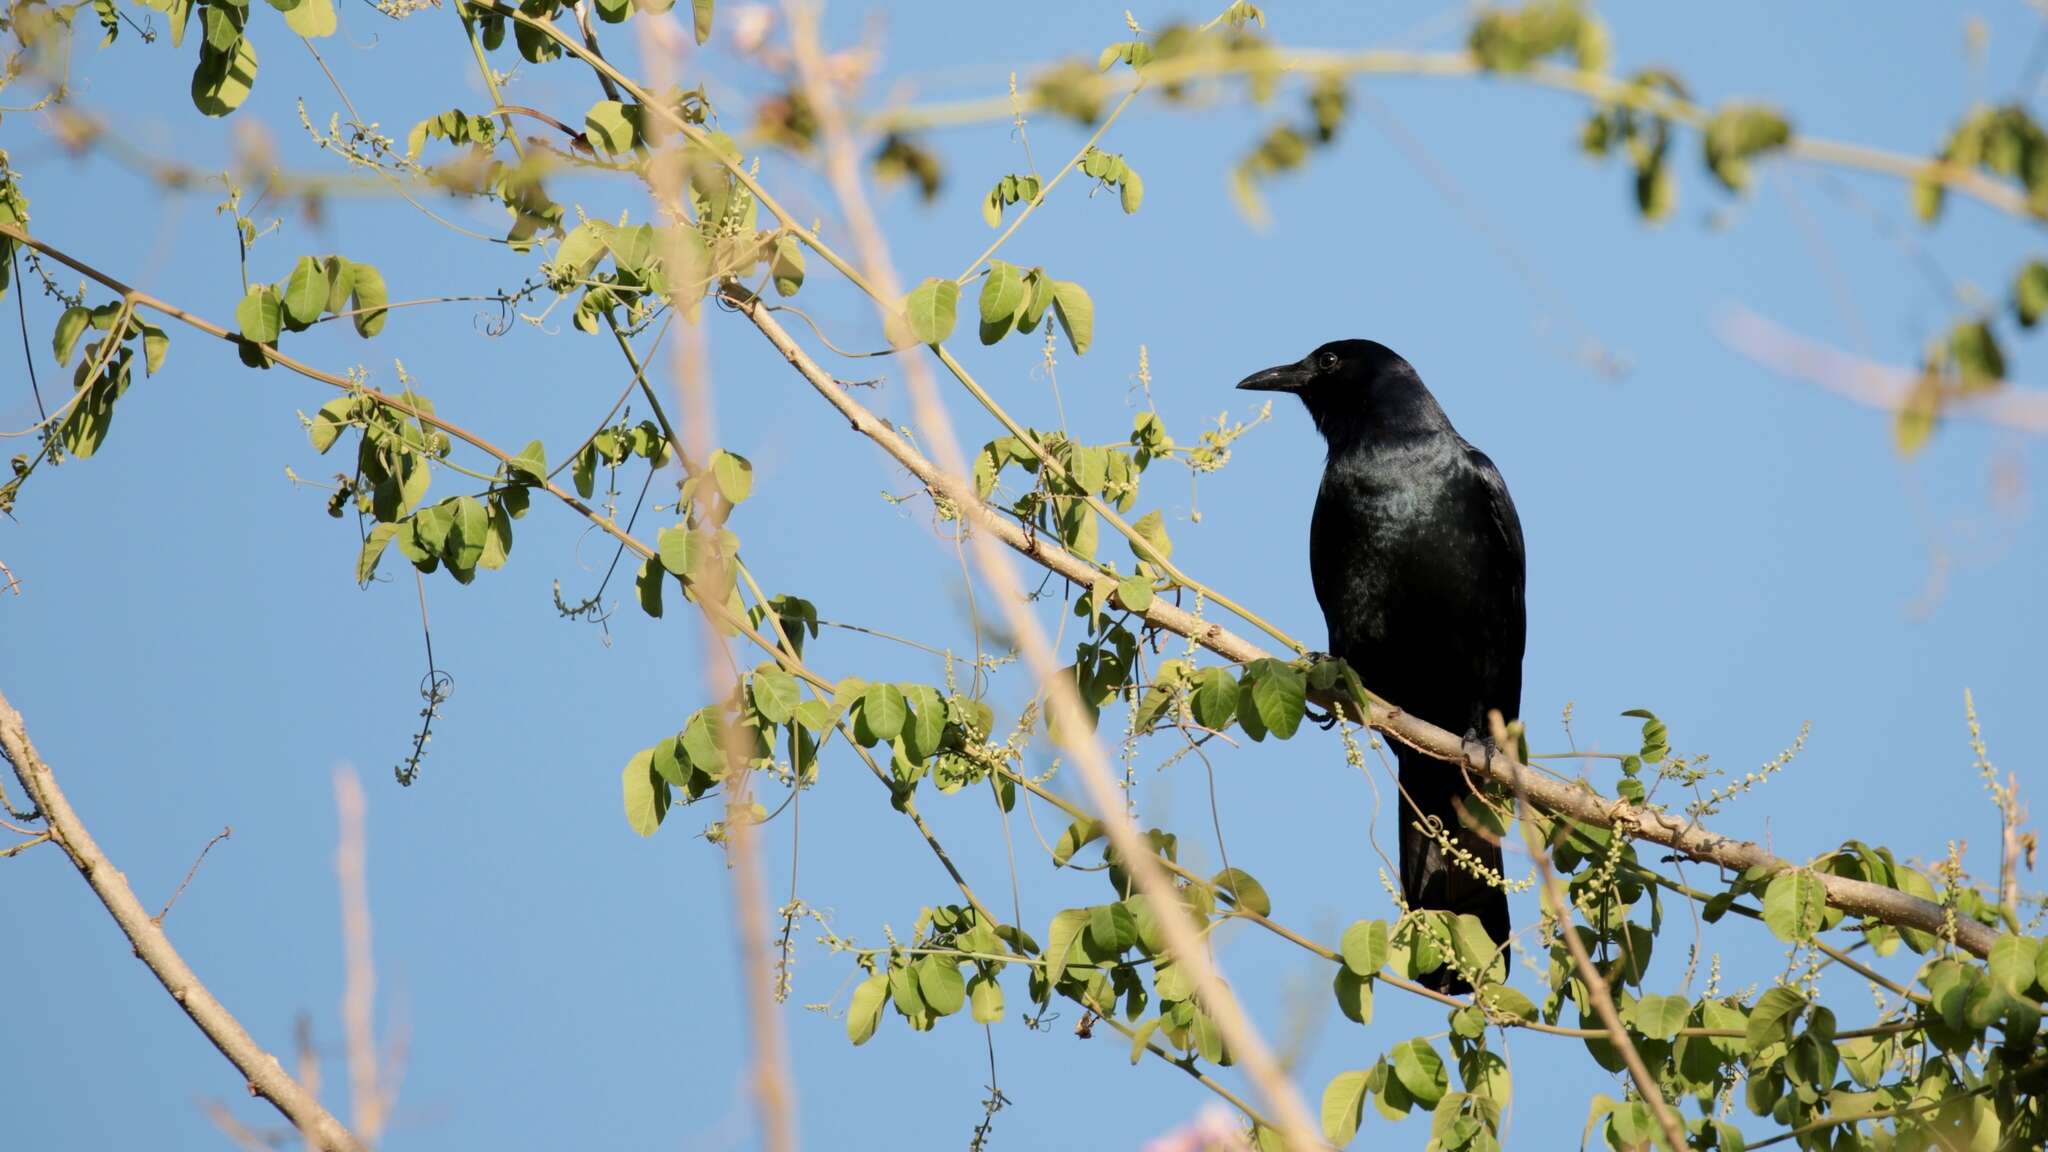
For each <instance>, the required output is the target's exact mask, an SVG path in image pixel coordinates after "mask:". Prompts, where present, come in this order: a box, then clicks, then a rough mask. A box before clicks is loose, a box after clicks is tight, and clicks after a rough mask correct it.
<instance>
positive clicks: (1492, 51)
mask: <svg viewBox="0 0 2048 1152" xmlns="http://www.w3.org/2000/svg"><path fill="white" fill-rule="evenodd" d="M1465 46H1466V48H1467V49H1469V50H1470V51H1471V53H1472V58H1473V60H1475V61H1477V62H1478V64H1479V66H1480V67H1481V68H1484V69H1485V70H1487V71H1489V72H1527V71H1529V70H1530V69H1531V68H1534V67H1535V66H1536V65H1538V64H1540V63H1542V62H1543V61H1545V60H1548V59H1550V58H1552V57H1554V56H1568V57H1570V59H1571V61H1572V64H1573V66H1574V67H1577V68H1578V69H1579V70H1580V71H1583V72H1598V71H1601V70H1602V69H1604V68H1606V67H1607V54H1608V39H1607V26H1606V25H1604V24H1602V23H1601V22H1600V20H1599V18H1598V17H1595V16H1594V15H1592V14H1591V13H1589V12H1587V11H1586V10H1585V8H1584V6H1582V5H1581V4H1579V3H1578V2H1577V0H1535V2H1534V3H1530V4H1525V5H1523V6H1522V7H1520V8H1489V9H1487V10H1486V11H1483V12H1481V13H1480V14H1479V15H1478V17H1477V18H1476V19H1474V20H1473V21H1472V28H1471V31H1469V32H1468V33H1467V34H1466V37H1465Z"/></svg>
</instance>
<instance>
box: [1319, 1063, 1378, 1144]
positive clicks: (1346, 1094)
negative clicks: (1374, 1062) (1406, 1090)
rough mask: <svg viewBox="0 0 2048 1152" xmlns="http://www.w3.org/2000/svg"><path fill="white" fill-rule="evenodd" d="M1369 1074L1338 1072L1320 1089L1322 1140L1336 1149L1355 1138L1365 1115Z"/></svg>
mask: <svg viewBox="0 0 2048 1152" xmlns="http://www.w3.org/2000/svg"><path fill="white" fill-rule="evenodd" d="M1371 1075H1372V1074H1371V1073H1370V1072H1339V1073H1338V1074H1337V1076H1336V1078H1335V1079H1333V1080H1331V1081H1330V1083H1329V1086H1328V1087H1326V1088H1324V1089H1323V1139H1325V1140H1328V1141H1329V1142H1330V1143H1331V1144H1333V1145H1335V1146H1336V1147H1338V1148H1342V1147H1344V1146H1345V1145H1347V1144H1349V1143H1351V1140H1352V1138H1353V1137H1355V1136H1357V1135H1358V1121H1359V1118H1360V1117H1361V1116H1363V1115H1364V1113H1365V1085H1366V1080H1367V1079H1368V1078H1369V1077H1370V1076H1371Z"/></svg>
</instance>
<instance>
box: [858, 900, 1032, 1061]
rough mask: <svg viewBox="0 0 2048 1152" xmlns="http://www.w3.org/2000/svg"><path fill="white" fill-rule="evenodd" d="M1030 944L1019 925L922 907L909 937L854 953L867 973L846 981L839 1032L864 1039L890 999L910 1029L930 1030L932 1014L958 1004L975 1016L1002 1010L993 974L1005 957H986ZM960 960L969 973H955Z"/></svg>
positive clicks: (998, 1015)
mask: <svg viewBox="0 0 2048 1152" xmlns="http://www.w3.org/2000/svg"><path fill="white" fill-rule="evenodd" d="M1006 947H1007V948H1008V949H1009V950H1010V951H1008V952H1006V951H1005V949H1006ZM1037 951H1038V942H1037V941H1035V940H1033V939H1031V937H1030V936H1029V935H1028V934H1026V933H1025V932H1024V931H1023V930H1022V929H1020V928H1017V927H1016V926H1015V925H1011V924H991V923H990V922H988V921H987V920H986V919H984V918H983V917H982V916H981V914H980V913H979V912H976V911H975V910H974V909H972V908H962V907H959V906H957V905H945V906H942V907H938V908H926V909H925V910H924V911H923V913H922V914H920V915H919V916H918V920H917V925H916V930H915V932H914V933H913V935H912V940H911V942H910V943H909V944H907V945H897V946H894V947H890V948H888V949H881V950H876V951H870V952H864V953H862V954H861V957H860V963H861V965H862V967H863V968H865V969H866V970H867V971H868V973H869V975H868V977H867V979H865V980H863V981H861V982H860V984H859V985H857V986H856V987H855V988H854V990H853V998H852V1001H851V1002H850V1003H849V1005H848V1007H847V1010H846V1036H847V1039H849V1040H852V1041H853V1042H854V1043H855V1044H865V1043H867V1042H868V1041H869V1040H870V1039H871V1038H873V1036H874V1034H875V1029H876V1028H877V1027H879V1026H880V1025H881V1022H882V1009H883V1008H885V1007H888V1006H889V1005H891V1004H893V1005H895V1008H896V1012H897V1014H898V1015H899V1016H901V1017H903V1019H904V1022H905V1023H907V1024H909V1025H910V1028H911V1030H912V1031H916V1032H928V1031H930V1030H931V1028H932V1026H933V1025H935V1024H936V1023H937V1022H938V1020H939V1018H940V1017H942V1016H951V1015H953V1014H954V1013H956V1012H958V1011H960V1009H961V1008H963V1007H966V1008H968V1009H969V1015H970V1016H971V1018H972V1019H973V1020H974V1022H975V1023H977V1024H994V1023H997V1022H999V1021H1001V1020H1002V1018H1003V986H1002V985H1001V984H1000V983H999V982H998V979H997V978H998V977H999V976H1000V975H1001V974H1002V972H1003V969H1004V968H1005V967H1007V962H1006V961H1004V960H1000V959H993V958H992V957H996V956H1003V955H1012V956H1018V957H1023V956H1029V955H1032V954H1035V953H1036V952H1037ZM963 967H966V968H967V970H968V971H970V972H971V973H972V975H971V976H969V977H966V978H963V977H962V976H961V974H960V973H961V969H962V968H963Z"/></svg>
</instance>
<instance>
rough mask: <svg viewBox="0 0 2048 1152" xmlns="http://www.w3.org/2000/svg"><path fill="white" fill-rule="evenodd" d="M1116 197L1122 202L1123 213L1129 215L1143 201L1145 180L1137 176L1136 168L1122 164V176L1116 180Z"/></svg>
mask: <svg viewBox="0 0 2048 1152" xmlns="http://www.w3.org/2000/svg"><path fill="white" fill-rule="evenodd" d="M1116 191H1117V199H1118V200H1119V201H1120V202H1121V203H1122V205H1123V209H1124V213H1125V214H1126V215H1129V214H1131V213H1134V212H1136V211H1137V210H1138V206H1139V205H1140V204H1143V203H1144V202H1145V182H1144V181H1143V180H1141V179H1139V177H1138V170H1137V169H1136V168H1133V167H1131V166H1130V165H1128V164H1126V165H1124V170H1123V178H1122V179H1121V180H1119V181H1117V186H1116Z"/></svg>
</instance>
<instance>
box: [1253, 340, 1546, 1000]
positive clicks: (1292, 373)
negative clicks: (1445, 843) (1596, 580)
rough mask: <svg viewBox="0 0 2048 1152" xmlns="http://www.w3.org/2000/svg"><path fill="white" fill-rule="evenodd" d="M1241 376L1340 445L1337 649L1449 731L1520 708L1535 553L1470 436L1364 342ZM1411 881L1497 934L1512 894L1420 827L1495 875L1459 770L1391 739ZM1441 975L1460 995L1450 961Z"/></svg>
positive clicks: (1327, 564)
mask: <svg viewBox="0 0 2048 1152" xmlns="http://www.w3.org/2000/svg"><path fill="white" fill-rule="evenodd" d="M1240 387H1247V388H1254V389H1263V390H1271V391H1289V392H1294V393H1296V394H1297V395H1299V396H1300V397H1301V399H1302V402H1303V403H1304V404H1305V405H1306V406H1307V408H1308V410H1309V414H1310V416H1312V417H1313V418H1314V419H1315V422H1316V427H1317V428H1318V430H1320V431H1321V432H1322V434H1323V437H1324V439H1325V441H1326V442H1327V443H1328V445H1329V457H1328V460H1327V461H1326V463H1325V465H1324V469H1323V481H1322V487H1321V489H1320V490H1319V491H1318V493H1317V495H1316V508H1315V518H1314V521H1313V523H1312V525H1311V527H1310V530H1309V570H1310V573H1311V575H1312V577H1313V579H1314V583H1315V592H1316V600H1317V601H1318V602H1319V603H1320V604H1321V605H1322V609H1323V619H1324V622H1325V623H1326V624H1327V625H1328V627H1329V633H1330V640H1329V645H1330V647H1329V650H1330V652H1331V653H1332V654H1334V655H1337V656H1341V657H1343V658H1344V659H1345V660H1346V661H1348V662H1350V664H1351V666H1352V667H1353V668H1355V669H1356V670H1357V671H1358V674H1359V676H1360V677H1361V678H1362V679H1363V680H1364V681H1365V683H1366V685H1367V686H1368V687H1370V688H1371V689H1372V690H1373V691H1374V692H1376V693H1378V694H1379V695H1381V696H1383V697H1385V698H1386V699H1387V700H1389V701H1391V702H1393V703H1394V704H1396V705H1398V706H1400V707H1402V708H1404V709H1407V710H1408V711H1410V712H1412V713H1414V714H1415V715H1417V716H1419V717H1421V718H1422V719H1424V720H1427V721H1429V722H1430V723H1432V724H1434V725H1436V726H1438V727H1440V728H1446V729H1449V730H1450V731H1452V732H1460V733H1471V734H1474V735H1483V734H1484V733H1486V732H1487V720H1486V714H1487V712H1488V710H1489V709H1499V710H1500V712H1501V714H1502V715H1503V716H1506V717H1509V718H1513V717H1515V716H1518V715H1519V714H1520V710H1521V702H1522V650H1523V643H1524V638H1525V635H1526V620H1527V614H1526V610H1525V607H1524V603H1523V585H1524V579H1525V569H1526V561H1525V558H1524V550H1523V543H1522V526H1521V521H1520V520H1519V519H1518V518H1517V516H1516V515H1515V505H1514V501H1513V500H1512V499H1511V498H1509V496H1508V489H1507V483H1506V481H1504V480H1503V479H1502V478H1501V475H1500V472H1499V470H1498V469H1496V468H1495V467H1494V465H1493V461H1491V460H1489V459H1487V457H1486V454H1485V453H1483V452H1481V451H1479V450H1478V449H1476V448H1474V447H1472V445H1470V444H1468V443H1466V442H1465V440H1464V438H1463V437H1461V436H1459V435H1458V433H1457V430H1456V429H1455V428H1453V427H1452V426H1451V422H1450V419H1449V418H1448V417H1447V416H1445V415H1444V411H1443V409H1442V408H1441V407H1440V406H1439V405H1438V404H1437V402H1436V399H1435V397H1433V396H1432V395H1430V392H1429V389H1428V388H1426V387H1425V386H1424V385H1423V383H1422V379H1421V377H1420V376H1418V375H1417V374H1416V372H1415V370H1414V368H1412V367H1411V366H1409V364H1408V362H1407V361H1406V360H1403V359H1401V357H1399V356H1397V355H1395V354H1394V353H1393V352H1391V351H1389V350H1388V349H1387V348H1385V347H1384V346H1382V345H1379V344H1375V343H1372V342H1371V341H1364V340H1346V341H1340V342H1338V343H1335V344H1326V345H1324V346H1323V347H1321V348H1318V349H1317V350H1316V351H1315V352H1313V353H1311V354H1310V355H1309V356H1308V358H1307V359H1305V360H1302V361H1301V362H1300V363H1298V364H1292V365H1287V366H1284V367H1281V368H1275V369H1271V370H1269V371H1267V372H1262V373H1260V374H1258V375H1256V376H1253V377H1251V378H1250V379H1248V380H1246V381H1245V382H1244V384H1242V385H1240ZM1395 752H1396V756H1397V757H1398V759H1399V762H1400V767H1401V771H1400V783H1401V790H1402V792H1403V793H1404V794H1405V800H1404V802H1403V805H1402V820H1401V834H1400V844H1401V887H1402V892H1403V895H1404V897H1405V898H1406V899H1407V901H1408V903H1409V905H1410V906H1411V907H1416V908H1433V909H1442V910H1445V911H1449V912H1454V913H1469V914H1471V915H1473V916H1476V917H1478V918H1479V921H1480V923H1481V924H1483V925H1484V926H1485V928H1486V931H1487V934H1488V935H1489V936H1491V937H1492V938H1493V939H1494V941H1495V942H1496V943H1499V942H1503V941H1505V940H1506V939H1507V935H1508V907H1507V897H1506V895H1505V894H1504V893H1503V892H1502V891H1501V890H1500V889H1498V888H1495V887H1493V886H1491V885H1489V884H1487V883H1485V882H1483V881H1481V880H1479V879H1477V878H1475V877H1474V876H1473V875H1471V873H1470V872H1469V871H1467V870H1465V869H1462V868H1459V867H1456V866H1454V865H1452V864H1450V863H1449V862H1448V861H1446V860H1445V859H1444V853H1443V851H1442V849H1441V847H1440V846H1439V845H1438V844H1437V843H1436V842H1435V841H1434V840H1432V839H1431V838H1429V837H1427V836H1424V835H1423V834H1422V833H1421V832H1419V831H1418V830H1417V829H1416V827H1415V824H1416V822H1417V821H1416V816H1417V815H1421V816H1434V817H1436V819H1437V820H1438V821H1441V823H1442V825H1443V827H1445V828H1447V829H1449V830H1451V833H1452V836H1453V838H1454V840H1455V841H1456V843H1457V844H1458V845H1459V846H1460V847H1461V848H1462V849H1463V850H1465V851H1468V852H1470V853H1471V854H1472V855H1473V856H1474V857H1476V858H1477V859H1478V860H1479V861H1480V862H1481V863H1482V864H1483V865H1484V866H1485V867H1487V868H1488V869H1490V870H1492V871H1493V872H1495V873H1496V874H1497V873H1498V872H1499V871H1500V866H1501V853H1500V845H1499V844H1498V843H1497V842H1495V841H1493V840H1492V839H1491V838H1489V837H1487V836H1486V835H1483V834H1482V833H1480V832H1478V831H1476V830H1474V829H1472V828H1471V827H1469V826H1468V825H1467V824H1466V823H1465V822H1464V821H1463V820H1462V819H1461V818H1460V815H1459V808H1460V805H1461V801H1464V800H1466V799H1467V798H1468V797H1469V796H1470V794H1471V787H1470V783H1469V782H1468V781H1467V780H1466V779H1465V777H1464V775H1463V773H1461V772H1460V771H1459V770H1458V768H1457V767H1456V766H1454V765H1451V764H1447V763H1445V762H1444V761H1441V760H1437V759H1434V758H1432V757H1429V756H1425V755H1423V754H1421V753H1419V752H1416V751H1414V750H1413V749H1410V748H1407V747H1405V746H1401V745H1396V748H1395ZM1434 975H1436V976H1437V979H1436V980H1435V981H1434V983H1435V985H1436V986H1437V987H1439V988H1441V989H1443V990H1446V991H1460V990H1463V988H1464V985H1463V982H1462V981H1461V980H1458V979H1457V978H1456V977H1455V976H1453V975H1451V974H1450V973H1449V972H1448V971H1447V970H1440V971H1439V972H1438V973H1436V974H1434Z"/></svg>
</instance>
